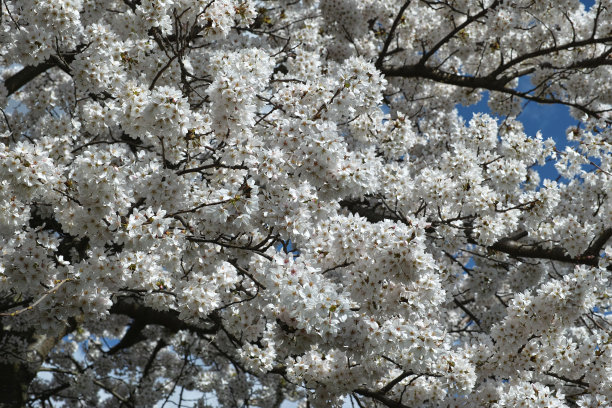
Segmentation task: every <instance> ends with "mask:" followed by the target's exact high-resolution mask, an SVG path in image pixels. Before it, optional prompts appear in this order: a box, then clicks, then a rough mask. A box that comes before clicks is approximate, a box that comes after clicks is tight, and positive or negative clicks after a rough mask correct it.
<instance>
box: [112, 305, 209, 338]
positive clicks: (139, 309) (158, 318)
mask: <svg viewBox="0 0 612 408" xmlns="http://www.w3.org/2000/svg"><path fill="white" fill-rule="evenodd" d="M110 313H112V314H121V315H125V316H128V317H131V318H132V319H134V320H136V321H138V322H140V324H144V325H148V324H156V325H160V326H163V327H165V328H166V329H168V330H170V331H172V332H178V331H179V330H189V331H191V332H194V333H197V334H200V335H207V334H208V335H210V334H215V333H217V331H218V330H219V325H218V324H217V323H216V322H213V324H212V325H211V326H210V327H207V328H202V327H199V326H195V325H192V324H188V323H186V322H184V321H183V320H181V319H179V312H177V311H175V310H161V311H160V310H155V309H153V308H151V307H148V306H144V305H142V304H141V303H140V302H138V300H136V299H134V298H133V297H130V296H120V297H118V298H117V299H115V300H114V302H113V306H111V308H110Z"/></svg>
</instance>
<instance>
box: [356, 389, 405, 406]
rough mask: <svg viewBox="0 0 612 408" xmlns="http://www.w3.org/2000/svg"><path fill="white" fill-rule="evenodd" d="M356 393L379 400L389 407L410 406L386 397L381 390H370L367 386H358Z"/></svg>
mask: <svg viewBox="0 0 612 408" xmlns="http://www.w3.org/2000/svg"><path fill="white" fill-rule="evenodd" d="M355 393H357V394H359V395H363V396H364V397H368V398H372V399H374V400H376V401H378V402H381V403H383V404H384V405H386V406H387V407H389V408H409V407H408V405H404V404H402V403H401V402H398V401H395V400H392V399H391V398H388V397H385V395H384V394H382V393H380V392H376V391H370V390H367V389H365V388H358V389H356V390H355Z"/></svg>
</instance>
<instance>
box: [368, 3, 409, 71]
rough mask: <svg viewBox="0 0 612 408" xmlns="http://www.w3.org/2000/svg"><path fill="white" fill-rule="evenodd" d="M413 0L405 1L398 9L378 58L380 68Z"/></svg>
mask: <svg viewBox="0 0 612 408" xmlns="http://www.w3.org/2000/svg"><path fill="white" fill-rule="evenodd" d="M410 2H411V0H408V1H406V2H405V3H404V5H403V6H402V7H401V8H400V10H399V11H398V13H397V15H396V16H395V20H393V24H392V25H391V29H390V30H389V34H387V38H386V39H385V43H384V45H383V48H382V50H381V51H380V54H379V55H378V59H377V60H376V63H375V66H376V68H378V69H381V68H382V66H383V61H384V59H385V57H386V56H387V55H388V53H389V46H390V45H391V41H393V36H394V35H395V30H397V27H398V26H399V24H400V22H401V21H402V16H403V15H404V11H406V9H407V8H408V6H409V5H410Z"/></svg>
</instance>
